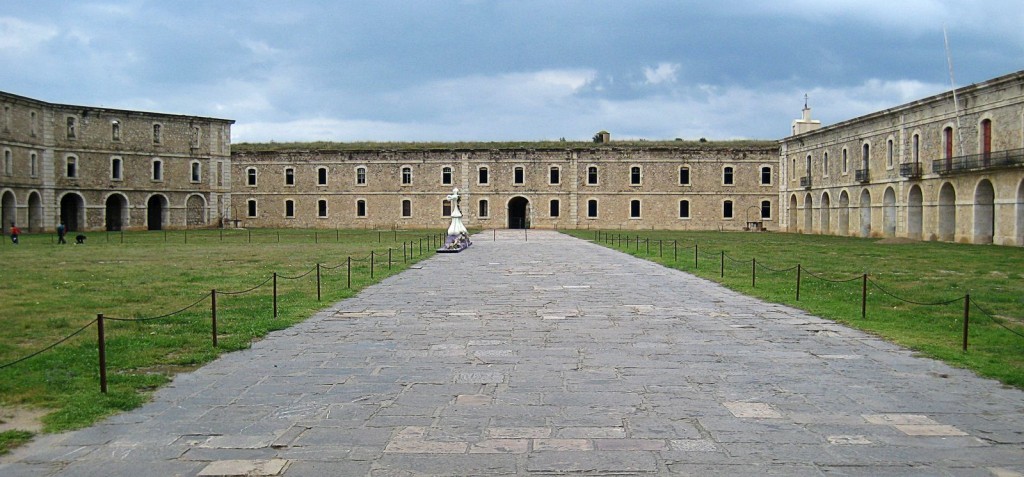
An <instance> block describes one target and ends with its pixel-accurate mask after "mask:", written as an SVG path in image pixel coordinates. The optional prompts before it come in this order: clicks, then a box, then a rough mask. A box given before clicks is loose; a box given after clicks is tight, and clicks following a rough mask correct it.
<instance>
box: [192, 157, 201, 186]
mask: <svg viewBox="0 0 1024 477" xmlns="http://www.w3.org/2000/svg"><path fill="white" fill-rule="evenodd" d="M202 180H203V166H202V164H200V163H199V161H192V182H200V181H202Z"/></svg>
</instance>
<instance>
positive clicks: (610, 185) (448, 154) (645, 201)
mask: <svg viewBox="0 0 1024 477" xmlns="http://www.w3.org/2000/svg"><path fill="white" fill-rule="evenodd" d="M777 151H778V149H777V147H776V146H775V145H773V144H766V145H764V146H760V147H757V146H754V147H745V148H716V147H714V146H707V147H698V148H686V147H668V146H665V147H662V146H657V147H642V146H636V147H581V148H559V149H553V148H552V149H543V148H539V149H526V148H504V149H411V150H383V149H380V150H352V151H296V152H244V153H243V152H236V153H235V154H234V155H233V157H232V158H233V163H232V167H233V170H232V177H234V183H233V184H232V190H233V193H232V196H233V203H232V204H233V205H232V206H233V208H234V211H233V216H234V217H235V219H236V220H238V221H239V223H240V224H242V225H244V226H250V227H313V228H350V227H369V228H391V227H398V228H414V227H433V228H443V227H446V226H447V225H448V223H449V222H450V218H449V215H448V213H449V212H450V208H449V207H448V206H446V204H445V195H446V194H448V193H450V192H451V190H452V188H456V187H457V188H459V189H460V191H461V194H462V196H463V199H462V201H461V203H460V210H461V211H462V213H463V220H464V221H465V223H466V224H467V225H468V226H469V227H479V228H522V227H531V228H605V229H609V228H611V229H614V228H621V229H698V230H707V229H730V230H739V229H742V228H744V227H746V226H747V222H748V221H749V222H759V223H761V224H763V226H764V227H765V228H768V229H775V228H776V227H775V226H774V225H773V224H775V214H776V211H777V210H778V207H777V205H776V204H777V197H778V177H777V173H776V169H777V162H776V161H777V160H778V159H777V154H778V152H777ZM681 203H685V204H684V205H681ZM289 204H290V205H289ZM762 213H764V214H765V216H764V217H762Z"/></svg>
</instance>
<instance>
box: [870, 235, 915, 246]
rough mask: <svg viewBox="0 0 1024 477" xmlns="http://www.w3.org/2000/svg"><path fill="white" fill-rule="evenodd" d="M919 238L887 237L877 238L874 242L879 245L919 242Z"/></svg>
mask: <svg viewBox="0 0 1024 477" xmlns="http://www.w3.org/2000/svg"><path fill="white" fill-rule="evenodd" d="M919 242H920V240H914V239H908V238H903V237H889V238H884V239H882V240H877V241H875V243H877V244H879V245H902V244H908V243H919Z"/></svg>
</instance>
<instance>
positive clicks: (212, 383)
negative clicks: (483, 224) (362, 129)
mask: <svg viewBox="0 0 1024 477" xmlns="http://www.w3.org/2000/svg"><path fill="white" fill-rule="evenodd" d="M492 238H494V237H493V236H492V234H491V232H487V233H486V234H482V235H479V236H477V237H475V241H476V243H475V244H474V245H473V247H471V248H469V249H468V250H466V251H465V252H463V253H460V254H450V255H438V256H436V257H434V258H431V259H429V260H427V261H424V262H422V263H421V265H422V267H421V268H417V269H413V270H409V271H407V272H405V273H403V274H401V275H398V276H394V277H391V278H389V279H387V280H385V281H384V282H382V283H381V284H379V285H377V286H374V287H371V288H369V289H367V290H365V291H364V292H363V293H361V294H360V295H359V296H357V297H355V298H352V299H349V300H346V301H343V302H340V303H337V304H336V305H334V306H333V307H331V308H330V309H328V310H325V311H323V312H321V313H319V314H318V315H316V316H315V317H313V318H312V319H310V320H308V321H306V322H304V323H302V324H300V325H298V326H295V327H293V328H291V329H288V330H285V331H281V332H276V333H273V334H271V335H270V336H269V337H268V338H267V339H265V340H263V341H260V342H258V343H256V344H254V345H253V347H252V349H250V350H246V351H242V352H237V353H232V354H229V355H226V356H224V357H222V358H221V359H218V360H217V361H216V362H214V363H212V364H210V365H208V366H206V367H204V368H202V369H200V370H197V371H195V372H193V373H189V374H183V375H180V376H178V377H177V378H176V379H175V380H174V382H173V384H172V385H170V386H168V387H166V388H164V389H162V390H161V391H159V392H158V393H157V394H156V395H155V397H154V399H153V402H152V403H150V404H148V405H146V406H144V407H142V408H140V409H137V410H135V411H132V412H128V413H124V414H121V415H119V416H116V417H114V418H111V419H108V420H106V421H104V422H102V423H100V424H98V425H96V426H93V427H91V428H88V429H84V430H81V431H78V432H71V433H66V434H61V435H52V436H43V437H42V438H40V439H38V440H37V441H36V442H34V443H32V444H31V445H28V446H26V447H24V448H21V449H18V450H17V451H16V452H14V453H13V454H12V455H10V456H7V457H5V458H4V459H3V461H2V462H3V463H2V464H0V475H4V476H7V475H12V476H13V475H17V476H34V475H74V476H79V475H82V476H93V475H95V476H109V475H132V476H172V475H184V476H193V475H244V474H245V473H246V472H248V473H249V474H250V475H287V476H319V475H324V476H338V475H360V476H363V475H367V476H378V477H379V476H413V475H498V474H513V475H516V474H517V475H547V474H566V473H581V474H597V475H603V474H615V475H621V474H625V475H633V474H681V475H765V474H770V475H790V476H805V475H807V476H810V475H863V476H880V475H882V476H884V475H901V476H902V475H965V476H993V475H994V476H1012V475H1022V474H1024V393H1022V392H1020V391H1018V390H1013V389H1006V388H1004V387H1003V386H1001V385H999V384H998V383H996V382H994V381H989V380H984V379H979V378H977V377H975V376H974V375H973V374H971V373H970V372H967V371H963V370H959V369H952V368H950V367H948V366H945V365H943V364H941V363H938V362H935V361H932V360H928V359H921V358H916V357H914V356H913V354H912V353H910V352H908V351H906V350H903V349H900V348H898V347H896V346H894V345H891V344H888V343H885V342H883V341H881V340H878V339H876V338H874V337H871V336H869V335H866V334H864V333H860V332H857V331H852V330H849V329H847V328H844V327H842V326H839V325H836V324H834V323H832V322H829V321H826V320H823V319H820V318H817V317H814V316H811V315H808V314H807V313H804V312H802V311H798V310H795V309H792V308H788V307H785V306H780V305H772V304H767V303H764V302H761V301H758V300H756V299H753V298H749V297H745V296H743V295H739V294H737V293H734V292H731V291H728V290H725V289H723V288H721V287H719V286H717V285H715V284H713V283H710V282H707V281H704V280H701V279H698V278H695V277H693V276H691V275H687V274H685V273H681V272H677V271H673V270H668V269H665V268H663V267H661V266H658V265H655V264H652V263H648V262H644V261H641V260H637V259H634V258H632V257H629V256H627V255H625V254H622V253H618V252H615V251H612V250H608V249H605V248H603V247H601V246H598V245H594V244H590V243H587V242H584V241H580V240H576V239H572V238H569V237H567V236H564V235H560V234H557V233H554V232H540V231H530V232H529V237H528V239H529V240H528V241H524V240H523V239H524V238H525V236H524V234H523V232H522V231H504V232H500V233H499V234H498V235H497V237H496V238H497V240H496V241H492Z"/></svg>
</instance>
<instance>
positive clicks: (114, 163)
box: [110, 157, 124, 181]
mask: <svg viewBox="0 0 1024 477" xmlns="http://www.w3.org/2000/svg"><path fill="white" fill-rule="evenodd" d="M122 179H124V161H122V160H121V158H120V157H111V158H110V180H113V181H119V180H122Z"/></svg>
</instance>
